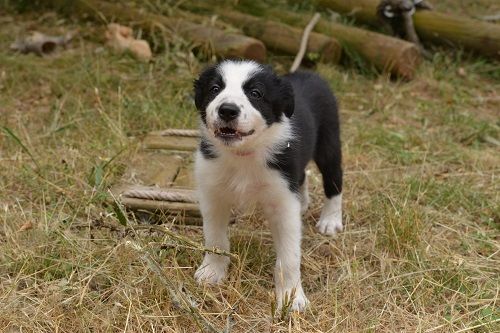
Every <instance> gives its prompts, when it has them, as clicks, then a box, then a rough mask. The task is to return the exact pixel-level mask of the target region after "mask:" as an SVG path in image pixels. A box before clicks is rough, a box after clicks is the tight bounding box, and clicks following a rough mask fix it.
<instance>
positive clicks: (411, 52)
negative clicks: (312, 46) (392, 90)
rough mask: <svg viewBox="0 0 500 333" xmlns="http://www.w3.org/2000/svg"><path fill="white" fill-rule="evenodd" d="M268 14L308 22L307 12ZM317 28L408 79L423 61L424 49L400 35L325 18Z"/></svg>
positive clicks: (384, 67)
mask: <svg viewBox="0 0 500 333" xmlns="http://www.w3.org/2000/svg"><path fill="white" fill-rule="evenodd" d="M266 15H270V16H271V17H275V18H278V19H280V20H282V21H284V22H285V23H288V24H295V25H303V24H305V23H306V22H305V21H306V20H304V17H303V15H300V14H295V13H291V12H283V11H277V10H271V11H270V12H268V13H267V14H266ZM315 30H316V31H317V32H320V33H322V34H325V35H328V36H332V37H334V38H336V39H337V40H338V41H339V42H340V43H341V44H342V46H345V49H348V50H351V51H353V52H355V53H356V54H358V55H359V56H361V57H362V58H363V59H364V60H365V61H367V62H368V63H370V64H372V65H374V66H375V68H377V69H378V70H380V71H383V72H389V73H391V74H393V75H396V76H400V77H403V78H406V79H411V78H413V76H414V73H415V70H416V68H417V67H418V65H419V64H420V63H421V61H422V56H421V54H420V51H419V49H418V47H417V46H416V45H415V44H413V43H409V42H407V41H404V40H401V39H398V38H394V37H390V36H386V35H383V34H380V33H376V32H372V31H368V30H364V29H360V28H355V27H350V26H347V25H344V24H340V23H333V22H328V21H326V20H324V19H321V20H320V21H319V22H318V24H316V27H315Z"/></svg>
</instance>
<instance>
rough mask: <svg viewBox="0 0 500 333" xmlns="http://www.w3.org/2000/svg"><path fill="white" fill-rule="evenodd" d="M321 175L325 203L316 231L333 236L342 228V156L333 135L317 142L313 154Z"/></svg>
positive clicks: (336, 139) (338, 142) (338, 144)
mask: <svg viewBox="0 0 500 333" xmlns="http://www.w3.org/2000/svg"><path fill="white" fill-rule="evenodd" d="M315 161H316V164H317V165H318V168H319V170H320V171H321V174H322V176H323V188H324V190H325V196H326V198H325V203H324V205H323V210H322V211H321V217H320V219H319V222H318V223H317V224H316V227H317V228H318V231H319V232H320V233H322V234H325V235H330V236H333V235H335V234H336V233H337V232H340V231H342V230H343V228H344V227H343V225H342V156H341V150H340V140H339V139H338V138H335V137H333V138H332V137H330V138H325V139H324V140H323V142H319V144H318V149H317V153H316V156H315Z"/></svg>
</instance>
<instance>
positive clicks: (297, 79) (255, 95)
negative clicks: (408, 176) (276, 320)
mask: <svg viewBox="0 0 500 333" xmlns="http://www.w3.org/2000/svg"><path fill="white" fill-rule="evenodd" d="M194 90H195V104H196V108H197V109H198V110H199V114H200V118H201V142H200V146H199V149H198V151H197V153H196V163H195V178H196V182H197V187H198V195H199V201H200V209H201V213H202V216H203V232H204V237H205V245H206V247H209V248H212V247H217V248H220V249H223V250H226V251H229V239H228V223H229V220H230V215H231V209H232V208H234V207H236V208H241V207H242V206H247V205H254V204H259V205H260V206H261V207H262V210H263V213H264V215H265V217H266V218H267V219H268V221H269V225H270V228H271V232H272V236H273V240H274V247H275V250H276V267H275V272H274V280H275V285H276V296H277V304H278V307H279V308H281V307H282V305H283V300H284V299H285V297H288V298H289V299H293V301H292V305H291V308H292V310H298V311H301V310H303V309H304V308H305V306H306V305H307V304H308V300H307V298H306V296H305V295H304V291H303V290H302V283H301V278H300V258H301V253H300V243H301V224H302V221H301V213H303V212H305V211H306V210H307V206H308V201H309V197H308V192H307V179H306V174H305V168H306V165H307V163H308V162H309V161H310V160H314V161H315V162H316V164H317V166H318V168H319V170H320V171H321V174H322V176H323V186H324V192H325V195H326V199H325V203H324V207H323V210H322V212H321V217H320V220H319V222H318V224H317V228H318V230H319V232H320V233H322V234H326V235H334V234H335V233H336V232H337V231H341V230H342V211H341V201H342V194H341V193H342V169H341V149H340V136H339V120H338V112H337V102H336V99H335V97H334V96H333V94H332V92H331V91H330V88H329V86H328V84H327V83H326V82H325V81H323V80H322V79H321V78H320V77H318V76H317V75H315V74H313V73H310V72H295V73H293V74H288V75H285V76H281V77H280V76H278V75H276V74H275V73H274V72H273V71H272V69H270V68H269V67H267V66H264V65H261V64H258V63H256V62H253V61H235V60H226V61H222V62H220V63H219V64H217V65H215V66H212V67H210V68H208V69H206V70H205V71H204V72H203V73H202V74H201V75H200V77H199V78H198V80H196V81H195V84H194ZM228 265H229V258H228V257H226V256H219V255H215V254H208V253H207V254H206V255H205V258H204V260H203V263H202V264H201V266H200V267H199V268H198V270H197V271H196V273H195V278H196V280H197V281H198V282H199V283H210V284H216V283H220V282H221V281H222V280H223V279H224V278H225V277H226V274H227V269H228ZM286 295H288V296H286Z"/></svg>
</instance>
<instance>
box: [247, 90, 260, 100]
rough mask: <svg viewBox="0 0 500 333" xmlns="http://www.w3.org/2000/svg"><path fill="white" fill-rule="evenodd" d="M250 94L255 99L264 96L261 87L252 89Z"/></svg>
mask: <svg viewBox="0 0 500 333" xmlns="http://www.w3.org/2000/svg"><path fill="white" fill-rule="evenodd" d="M250 96H251V97H252V98H255V99H259V98H262V92H261V91H260V90H259V89H252V90H250Z"/></svg>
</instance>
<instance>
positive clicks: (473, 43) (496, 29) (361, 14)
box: [317, 0, 500, 59]
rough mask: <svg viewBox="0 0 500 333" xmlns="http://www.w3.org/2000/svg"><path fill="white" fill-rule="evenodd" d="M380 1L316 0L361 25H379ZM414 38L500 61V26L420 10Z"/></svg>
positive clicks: (416, 20) (415, 20)
mask: <svg viewBox="0 0 500 333" xmlns="http://www.w3.org/2000/svg"><path fill="white" fill-rule="evenodd" d="M379 2H380V1H379V0H357V1H350V0H317V3H318V4H319V5H321V6H323V7H326V8H329V9H332V10H334V11H336V12H339V13H341V14H346V15H350V16H353V17H354V18H356V19H357V20H359V21H360V22H363V23H367V24H371V25H380V21H379V19H378V17H377V5H378V4H379ZM413 22H414V25H415V30H416V31H417V34H418V35H419V37H420V38H421V39H422V40H423V41H428V42H432V43H438V44H444V45H447V46H458V47H463V48H465V49H467V50H471V51H475V52H477V53H480V54H483V55H485V56H489V57H494V58H497V59H500V25H498V24H494V23H488V22H482V21H479V20H474V19H470V18H466V17H460V16H454V15H449V14H444V13H439V12H436V11H431V10H419V11H417V12H415V14H414V15H413Z"/></svg>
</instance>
